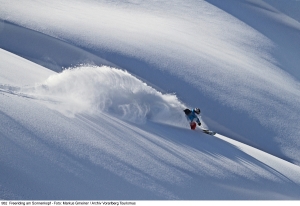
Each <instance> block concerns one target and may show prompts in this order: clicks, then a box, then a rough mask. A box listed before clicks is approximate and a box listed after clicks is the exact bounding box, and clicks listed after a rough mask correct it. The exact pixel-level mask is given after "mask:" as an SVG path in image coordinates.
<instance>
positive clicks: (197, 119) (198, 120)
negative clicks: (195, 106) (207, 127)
mask: <svg viewBox="0 0 300 206" xmlns="http://www.w3.org/2000/svg"><path fill="white" fill-rule="evenodd" d="M196 122H197V123H198V125H199V126H200V125H201V122H200V119H199V118H198V117H197V118H196Z"/></svg>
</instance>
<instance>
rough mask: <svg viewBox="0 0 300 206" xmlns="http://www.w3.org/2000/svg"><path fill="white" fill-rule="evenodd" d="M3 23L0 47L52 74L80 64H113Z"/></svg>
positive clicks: (27, 30) (54, 40) (28, 30)
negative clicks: (42, 67) (50, 71)
mask: <svg viewBox="0 0 300 206" xmlns="http://www.w3.org/2000/svg"><path fill="white" fill-rule="evenodd" d="M0 24H2V29H1V30H0V48H2V49H4V50H6V51H9V52H11V53H14V54H16V55H19V56H21V57H23V58H25V59H28V60H30V61H32V62H35V63H37V64H39V65H42V66H44V67H46V68H48V69H51V70H53V71H56V72H61V71H62V69H63V68H67V67H70V66H76V65H79V64H92V65H94V64H96V65H103V64H104V65H109V64H110V63H109V62H107V61H105V60H104V59H101V58H100V57H97V56H95V55H93V54H91V53H89V52H87V51H85V50H83V49H80V48H78V47H76V46H73V45H71V44H68V43H66V42H65V41H62V40H60V39H57V38H53V37H51V36H48V35H45V34H43V33H40V32H37V31H34V30H31V29H28V28H25V27H22V26H19V25H16V24H13V23H10V22H7V21H4V22H0Z"/></svg>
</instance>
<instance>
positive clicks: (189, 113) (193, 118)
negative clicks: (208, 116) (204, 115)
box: [183, 108, 201, 130]
mask: <svg viewBox="0 0 300 206" xmlns="http://www.w3.org/2000/svg"><path fill="white" fill-rule="evenodd" d="M183 111H184V113H185V115H186V117H187V119H188V121H189V122H190V126H191V129H192V130H194V129H196V122H197V123H198V125H199V126H201V122H200V119H199V118H198V116H197V115H199V114H200V109H199V108H195V109H193V110H190V109H185V110H183Z"/></svg>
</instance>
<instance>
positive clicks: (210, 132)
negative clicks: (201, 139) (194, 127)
mask: <svg viewBox="0 0 300 206" xmlns="http://www.w3.org/2000/svg"><path fill="white" fill-rule="evenodd" d="M202 131H203V132H204V133H205V134H209V135H212V136H214V135H215V134H217V133H216V132H214V131H211V130H208V129H202Z"/></svg>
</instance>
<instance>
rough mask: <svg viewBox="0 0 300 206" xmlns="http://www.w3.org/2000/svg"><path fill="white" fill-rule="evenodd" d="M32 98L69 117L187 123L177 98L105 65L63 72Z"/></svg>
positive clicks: (38, 86) (181, 105)
mask: <svg viewBox="0 0 300 206" xmlns="http://www.w3.org/2000/svg"><path fill="white" fill-rule="evenodd" d="M30 90H31V89H30ZM32 95H34V96H36V97H37V98H39V99H43V100H46V101H45V102H47V104H48V105H49V106H50V107H52V108H55V109H57V110H59V111H61V112H63V113H64V114H66V115H68V116H73V115H75V114H78V113H90V114H94V113H95V112H97V111H100V112H105V113H109V114H112V115H114V116H118V117H120V118H122V119H124V120H128V121H131V122H135V123H145V121H146V120H151V121H155V122H163V123H167V124H172V125H174V124H175V125H176V126H180V125H182V123H183V122H185V124H186V120H185V117H184V114H183V112H182V109H183V108H184V107H185V106H184V105H183V104H182V103H180V102H179V100H178V99H177V97H176V95H173V94H162V93H161V92H158V91H157V90H155V89H153V88H152V87H150V86H148V85H147V84H146V83H144V82H142V81H141V80H139V79H137V78H136V77H134V76H132V75H131V74H129V73H128V72H127V71H123V70H120V69H116V68H111V67H107V66H102V67H95V66H81V67H77V68H70V69H67V70H64V71H63V72H62V73H59V74H54V75H52V76H50V77H49V78H48V79H47V80H46V81H45V82H44V83H43V84H39V85H36V86H35V88H34V89H33V93H32Z"/></svg>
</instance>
